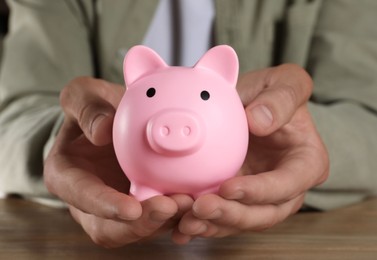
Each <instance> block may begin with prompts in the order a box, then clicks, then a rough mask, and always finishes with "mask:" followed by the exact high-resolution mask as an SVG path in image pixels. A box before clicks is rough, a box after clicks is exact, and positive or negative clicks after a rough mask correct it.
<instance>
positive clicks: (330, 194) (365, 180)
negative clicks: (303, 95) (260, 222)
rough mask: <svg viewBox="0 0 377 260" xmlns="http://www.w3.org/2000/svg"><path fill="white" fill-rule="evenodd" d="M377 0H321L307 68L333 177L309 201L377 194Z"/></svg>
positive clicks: (335, 202) (329, 202)
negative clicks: (310, 76) (312, 84)
mask: <svg viewBox="0 0 377 260" xmlns="http://www.w3.org/2000/svg"><path fill="white" fill-rule="evenodd" d="M376 13H377V2H376V1H373V0H362V1H352V0H332V1H323V6H322V8H321V10H320V12H319V17H318V23H317V26H316V28H315V31H314V37H313V41H312V44H311V52H310V57H309V64H308V70H309V72H310V73H311V75H312V77H313V79H314V84H315V87H314V93H313V98H312V101H313V102H312V103H311V104H310V107H309V108H310V110H311V113H312V115H313V117H314V120H315V123H316V125H317V127H318V130H319V132H320V134H321V136H322V137H323V140H324V142H325V144H326V146H327V148H328V150H329V154H330V177H329V179H328V181H327V182H325V183H324V184H323V185H321V186H319V187H316V188H314V189H313V190H311V191H310V192H309V193H308V194H307V197H306V203H307V204H308V205H311V206H314V207H317V208H321V209H331V208H335V207H340V206H344V205H347V204H350V203H354V202H358V201H360V200H363V199H365V198H367V197H368V196H372V195H376V194H377V30H376V24H377V16H376ZM303 174H304V173H303Z"/></svg>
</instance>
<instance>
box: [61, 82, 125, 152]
mask: <svg viewBox="0 0 377 260" xmlns="http://www.w3.org/2000/svg"><path fill="white" fill-rule="evenodd" d="M122 91H123V90H122V87H120V86H119V85H116V84H110V83H107V82H105V81H103V80H97V79H93V78H87V77H83V78H78V79H76V80H74V81H72V82H71V83H70V84H69V85H68V86H66V87H65V88H64V89H63V91H62V92H61V95H60V103H61V106H62V108H63V110H64V112H65V115H66V117H67V118H69V119H71V120H73V121H74V122H76V123H77V124H78V125H79V126H80V128H81V130H82V131H83V133H84V134H85V136H86V137H87V138H88V139H89V140H90V141H91V142H92V143H93V144H95V145H105V144H108V143H110V142H111V133H112V123H113V118H114V114H115V109H116V107H117V105H118V103H119V101H120V99H121V97H122V95H121V94H120V93H121V92H122Z"/></svg>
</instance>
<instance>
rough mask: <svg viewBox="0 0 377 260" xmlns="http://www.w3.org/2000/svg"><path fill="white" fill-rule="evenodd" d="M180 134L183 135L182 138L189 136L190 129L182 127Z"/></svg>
mask: <svg viewBox="0 0 377 260" xmlns="http://www.w3.org/2000/svg"><path fill="white" fill-rule="evenodd" d="M182 133H183V135H184V136H189V135H190V134H191V128H190V127H189V126H185V127H183V128H182Z"/></svg>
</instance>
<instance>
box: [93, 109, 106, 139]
mask: <svg viewBox="0 0 377 260" xmlns="http://www.w3.org/2000/svg"><path fill="white" fill-rule="evenodd" d="M105 118H106V115H104V114H98V115H96V117H95V118H94V119H93V121H92V124H91V125H90V135H93V132H94V131H95V130H96V129H97V127H98V126H99V124H100V123H101V122H102V120H103V119H105Z"/></svg>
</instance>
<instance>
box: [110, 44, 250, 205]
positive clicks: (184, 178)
mask: <svg viewBox="0 0 377 260" xmlns="http://www.w3.org/2000/svg"><path fill="white" fill-rule="evenodd" d="M123 65H124V66H123V71H124V79H125V82H126V86H127V91H126V92H125V94H124V96H123V98H122V100H121V102H120V104H119V107H118V109H117V112H116V115H115V119H114V127H113V139H114V148H115V152H116V156H117V158H118V161H119V163H120V166H121V167H122V169H123V171H124V172H125V174H126V175H127V177H128V179H129V180H130V182H131V188H130V193H131V194H132V195H133V196H134V197H135V198H136V199H138V200H139V201H142V200H145V199H148V198H150V197H152V196H155V195H161V194H165V195H169V194H174V193H184V194H189V195H191V196H192V197H194V198H197V197H198V196H199V195H201V194H205V193H216V192H217V190H218V189H219V186H220V184H221V183H222V182H223V181H224V180H226V179H228V178H230V177H232V176H234V175H235V174H236V173H237V171H238V170H239V169H240V167H241V165H242V163H243V161H244V159H245V155H246V152H247V146H248V137H249V133H248V124H247V119H246V115H245V111H244V108H243V105H242V103H241V100H240V98H239V96H238V94H237V91H236V88H235V86H236V83H237V77H238V59H237V55H236V53H235V51H234V50H233V49H232V48H231V47H229V46H225V45H222V46H217V47H214V48H212V49H211V50H209V51H208V52H207V53H206V54H205V55H204V56H203V57H202V58H201V59H200V60H199V61H198V62H197V63H196V65H195V66H194V67H192V68H188V67H170V66H168V65H166V63H165V62H164V61H163V60H162V59H161V58H160V57H159V56H158V54H156V53H155V52H154V51H152V50H151V49H149V48H147V47H145V46H135V47H133V48H132V49H130V50H129V51H128V53H127V55H126V57H125V59H124V64H123Z"/></svg>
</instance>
